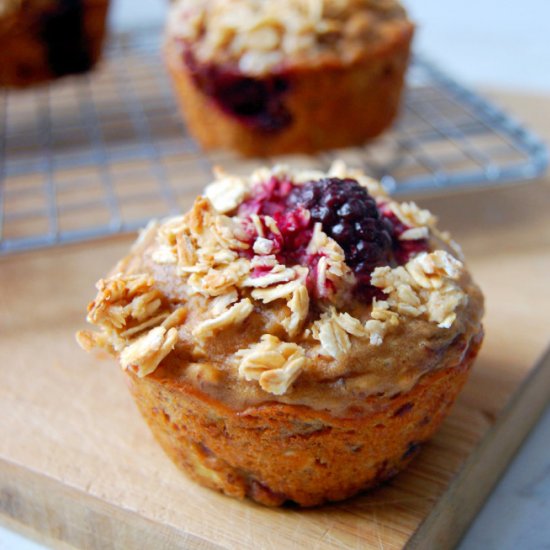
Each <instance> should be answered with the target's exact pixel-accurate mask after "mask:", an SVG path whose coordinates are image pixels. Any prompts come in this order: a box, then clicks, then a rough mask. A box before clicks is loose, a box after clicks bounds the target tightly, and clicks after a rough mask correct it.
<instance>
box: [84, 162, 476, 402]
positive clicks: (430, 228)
mask: <svg viewBox="0 0 550 550" xmlns="http://www.w3.org/2000/svg"><path fill="white" fill-rule="evenodd" d="M327 177H328V178H330V182H331V184H330V189H332V188H333V187H334V186H337V185H338V181H345V182H346V186H347V187H349V188H350V189H351V190H353V193H355V194H357V196H358V197H359V194H358V193H359V189H360V190H361V193H362V194H364V197H365V200H368V205H369V206H368V208H367V209H366V210H365V212H367V214H368V215H367V214H365V215H366V216H367V218H366V219H367V220H368V223H367V222H365V223H363V224H362V225H361V224H360V222H361V219H360V211H362V210H360V209H357V208H354V209H353V212H351V209H350V207H349V205H348V204H347V203H343V202H342V203H340V202H339V203H338V205H337V207H335V210H334V213H332V214H331V216H332V217H331V218H330V219H331V220H332V222H334V223H343V222H344V221H346V220H347V221H346V223H353V224H355V225H354V227H355V226H357V228H356V229H353V228H350V229H349V234H348V235H347V237H346V240H345V249H343V248H342V246H340V244H339V243H338V242H337V240H336V239H338V238H339V235H338V233H337V232H335V231H334V227H332V226H329V225H325V222H326V220H325V221H317V220H319V219H320V218H319V216H321V214H319V212H316V211H314V210H313V209H314V208H325V206H326V205H327V204H328V205H329V206H330V197H329V198H327V199H326V200H327V201H329V202H326V203H325V202H323V200H324V199H323V200H321V196H320V195H316V196H317V199H316V202H315V203H314V206H312V207H311V208H312V210H308V209H307V208H305V207H304V204H305V206H308V205H309V203H308V202H307V201H306V202H305V203H304V202H303V201H302V202H301V201H296V200H295V199H296V196H303V193H305V194H307V193H309V192H310V190H311V189H314V190H315V193H317V194H318V193H320V192H321V191H319V189H322V187H318V186H317V187H314V186H312V182H317V181H322V180H323V178H327ZM338 178H340V180H339V179H338ZM347 187H346V188H347ZM302 191H303V193H302ZM330 192H331V193H333V191H330ZM300 193H302V195H301V194H300ZM354 196H355V195H354ZM361 196H363V195H361ZM358 200H359V199H358ZM312 204H313V203H312ZM319 205H321V206H319ZM333 218H334V219H333ZM321 219H324V218H322V217H321ZM327 219H328V218H327ZM327 223H328V222H327ZM358 224H359V225H358ZM381 227H383V228H384V229H383V231H384V232H385V236H384V241H383V242H384V247H385V248H384V252H383V254H381V253H380V252H379V251H378V252H376V253H375V254H373V255H370V256H369V246H373V247H380V242H381V241H380V239H379V237H378V236H377V235H378V233H377V231H380V228H381ZM353 231H355V232H356V233H357V235H356V236H355V237H353V235H354V233H353ZM370 231H371V232H373V233H372V235H371V234H370V233H369V232H370ZM327 232H330V233H331V234H332V235H333V236H329V234H328V233H327ZM354 239H358V241H357V240H355V241H354ZM447 240H448V239H447ZM342 242H344V241H342ZM357 242H361V243H362V244H361V251H360V256H358V254H359V252H358V251H357V250H355V249H353V247H354V246H357V245H356V243H357ZM354 243H355V244H354ZM404 243H405V244H404ZM350 250H351V252H350ZM376 250H378V248H377V249H376ZM133 254H134V256H137V257H138V258H139V261H138V262H137V263H135V262H134V263H133V264H131V263H130V264H128V261H126V263H125V262H123V263H122V264H121V266H123V267H124V266H127V265H133V266H134V267H133V268H132V269H126V271H124V270H123V271H122V272H121V273H117V274H116V275H113V276H112V277H110V278H108V279H105V280H101V281H100V282H99V283H98V295H97V297H96V299H95V300H94V302H92V304H90V307H89V313H88V320H89V322H90V323H92V324H95V325H96V326H98V327H99V328H100V332H98V333H91V332H87V331H83V332H81V333H79V335H78V340H79V342H80V344H81V345H82V346H83V347H85V348H86V349H90V348H91V347H94V346H100V347H105V348H107V349H109V350H110V351H112V352H113V353H118V354H119V355H120V360H121V364H122V367H123V368H125V369H131V370H133V371H134V372H136V374H137V375H138V376H146V375H148V374H150V373H151V372H154V371H155V370H156V369H157V368H158V367H159V365H161V363H162V362H163V360H164V359H165V358H167V357H168V356H169V355H170V354H171V353H172V352H173V351H174V350H177V349H178V346H183V347H185V349H186V350H188V351H187V352H186V353H191V354H192V357H193V360H192V361H191V362H192V363H193V364H194V365H195V367H194V368H195V370H197V368H198V367H196V365H198V364H201V362H200V359H201V358H205V357H208V356H209V354H210V355H212V353H211V352H209V350H210V349H211V347H212V346H213V345H215V342H216V340H217V339H218V338H219V337H220V336H222V335H224V334H237V335H238V334H239V333H243V334H245V333H247V332H248V331H250V330H251V329H252V330H255V329H261V330H263V335H261V334H260V336H261V338H260V336H258V339H257V340H256V341H252V343H249V344H246V345H245V346H241V347H242V349H239V348H238V347H237V348H233V349H232V351H231V352H230V356H229V357H228V361H227V364H230V365H235V366H236V367H235V375H236V377H237V378H240V379H242V380H243V381H246V382H250V383H258V384H259V386H260V387H261V388H262V390H264V391H265V392H268V393H272V394H274V395H282V394H285V393H290V392H291V391H292V388H293V385H294V383H295V382H296V381H297V380H298V379H299V378H300V376H301V375H302V374H303V373H304V372H307V371H308V369H311V368H314V365H315V362H316V361H317V359H320V360H322V361H328V362H329V363H330V362H331V361H334V362H335V364H336V363H338V362H339V361H341V360H342V359H343V358H345V357H346V356H347V354H348V353H350V350H352V348H353V346H354V345H355V343H358V342H363V344H362V345H367V346H372V347H378V346H383V345H384V342H385V339H386V338H387V337H388V335H390V334H391V333H392V331H395V329H396V328H397V327H399V326H402V325H405V324H407V323H408V322H409V321H410V320H411V319H416V320H422V321H423V322H424V323H427V324H430V325H431V326H433V327H434V330H447V329H449V328H450V327H451V326H453V323H455V321H456V318H457V311H458V310H459V309H460V308H462V307H465V306H466V304H467V301H468V295H467V292H466V291H465V288H464V284H465V283H464V282H463V278H464V275H465V270H464V266H463V264H462V262H461V261H460V260H459V259H457V257H456V255H453V254H455V253H454V250H453V248H452V247H451V246H449V245H447V244H446V240H445V239H442V238H441V237H440V234H439V233H438V232H437V229H436V220H435V218H434V217H433V216H432V215H431V214H430V213H429V212H427V211H425V210H421V209H419V208H418V207H417V206H416V205H414V204H413V203H409V204H399V203H397V202H395V201H393V200H392V199H391V198H390V197H388V196H387V194H386V193H385V192H384V190H383V189H382V187H381V186H380V184H379V183H377V182H376V181H374V180H372V179H370V178H368V177H366V176H365V175H364V174H362V173H361V172H356V171H353V170H348V169H347V168H346V167H345V166H344V165H342V164H341V163H337V164H335V165H334V166H333V167H332V169H331V170H330V172H329V173H328V174H322V173H318V172H312V171H308V172H296V171H292V170H291V169H289V168H286V167H284V166H276V167H274V168H273V169H260V170H258V171H256V172H255V173H254V174H252V176H251V177H250V178H240V177H236V176H230V175H227V174H224V173H222V172H220V171H218V172H217V174H216V179H215V181H214V182H213V183H211V184H210V185H209V186H208V187H207V190H206V193H205V196H204V197H199V198H197V200H196V201H195V204H194V205H193V207H192V209H191V210H190V211H189V212H188V213H186V214H185V215H183V216H177V217H174V218H171V219H169V220H166V221H164V222H163V223H160V224H155V225H151V226H150V227H149V229H148V230H147V231H146V235H144V236H142V237H141V239H140V240H139V241H138V243H137V244H136V248H135V249H134V252H133ZM350 257H351V258H358V257H359V258H370V260H369V261H370V262H371V263H370V264H368V265H369V266H370V267H369V269H368V270H367V269H366V268H365V267H364V264H363V263H361V262H362V261H363V260H361V262H359V263H358V261H357V260H353V262H351V265H350V261H349V258H350ZM359 264H361V267H358V265H359ZM168 281H171V282H168ZM358 307H359V308H360V311H361V313H360V314H354V313H353V312H356V311H359V310H358V309H357V308H358ZM262 327H263V328H262ZM245 341H247V340H246V339H245ZM248 342H250V340H248ZM189 350H191V351H189ZM209 365H210V367H209V368H210V370H212V369H214V370H213V372H221V370H220V369H222V365H221V364H216V363H215V361H213V360H212V357H210V359H209ZM199 370H200V369H199ZM197 372H198V371H197ZM210 378H212V380H214V379H217V378H219V377H218V376H217V377H209V379H210Z"/></svg>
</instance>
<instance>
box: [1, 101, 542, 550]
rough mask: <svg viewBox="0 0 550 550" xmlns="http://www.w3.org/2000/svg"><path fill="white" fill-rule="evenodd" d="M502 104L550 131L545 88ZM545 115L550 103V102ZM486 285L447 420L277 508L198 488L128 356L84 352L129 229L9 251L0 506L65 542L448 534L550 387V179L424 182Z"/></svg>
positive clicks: (357, 544) (296, 542)
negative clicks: (477, 328) (171, 447)
mask: <svg viewBox="0 0 550 550" xmlns="http://www.w3.org/2000/svg"><path fill="white" fill-rule="evenodd" d="M506 103H507V104H508V106H509V107H511V109H513V110H514V111H515V112H516V113H519V114H520V115H521V116H522V117H523V118H524V119H527V120H528V121H530V122H531V123H532V124H533V126H534V127H535V128H536V129H537V130H538V131H539V133H541V134H544V133H545V132H546V135H549V134H550V119H549V113H550V108H549V107H550V101H549V100H545V99H542V98H539V99H537V98H525V97H523V98H513V97H511V96H506ZM544 117H545V118H544ZM420 203H421V204H422V205H423V206H426V207H428V208H430V209H431V210H432V211H434V212H435V213H437V214H438V215H439V216H440V218H441V220H442V226H443V227H445V228H448V229H450V230H451V231H453V233H454V236H455V237H456V238H457V240H459V241H460V242H461V243H462V244H463V247H464V249H465V252H466V255H467V257H468V259H469V264H470V267H471V269H472V271H473V273H474V275H475V277H476V279H477V280H478V282H479V283H480V285H481V286H482V288H483V289H484V291H485V293H486V296H487V315H486V332H487V338H486V341H485V345H484V347H483V350H482V353H481V355H480V357H479V360H478V361H477V364H476V366H475V368H474V370H473V372H472V375H471V378H470V380H469V382H468V384H467V386H466V387H465V389H464V392H463V393H462V394H461V396H460V398H459V400H458V402H457V404H456V406H455V407H454V409H453V411H452V413H451V415H450V417H449V418H448V419H447V420H446V421H445V423H444V425H443V427H442V429H441V431H440V432H439V433H438V434H437V436H436V437H435V439H434V440H433V441H432V442H431V443H430V444H428V445H427V446H426V447H425V449H424V450H423V452H422V453H421V454H420V455H419V457H418V458H417V459H415V461H414V462H413V463H412V465H411V467H410V468H409V469H408V470H407V471H406V472H404V473H402V474H401V475H399V476H398V477H397V478H396V479H394V480H393V481H392V482H390V483H388V484H387V485H386V486H384V487H382V488H380V489H377V490H375V491H373V492H371V493H369V494H366V495H364V496H361V497H358V498H355V499H352V500H349V501H347V502H344V503H341V504H337V505H332V506H326V507H323V508H319V509H315V510H297V509H268V508H263V507H261V506H258V505H255V504H253V503H251V502H239V501H235V500H232V499H229V498H226V497H224V496H222V495H219V494H217V493H214V492H212V491H209V490H207V489H203V488H201V487H199V486H197V485H195V484H194V483H192V482H190V481H189V480H188V479H187V478H185V477H184V476H183V475H182V474H181V473H180V472H179V471H177V470H176V468H175V467H174V466H173V465H172V463H171V462H170V461H169V460H168V458H166V457H165V456H164V454H163V453H162V451H161V450H160V448H159V447H158V446H157V445H156V443H155V442H154V441H153V439H152V436H151V435H150V433H149V431H148V429H147V428H146V426H145V424H144V423H143V422H142V420H141V418H140V417H139V415H138V412H137V410H136V408H135V406H134V404H133V403H132V401H131V399H130V397H129V395H128V393H127V391H126V388H125V387H124V381H123V376H122V373H121V372H119V369H118V367H117V366H116V365H115V364H114V362H113V361H112V360H111V359H109V358H107V357H105V356H101V355H95V356H93V355H87V354H85V353H83V352H82V351H81V350H80V349H79V348H78V347H77V345H76V343H75V340H74V337H73V334H74V332H75V330H76V329H78V328H81V327H83V325H84V321H83V319H84V308H85V305H86V303H87V302H88V300H89V299H91V298H92V296H93V294H94V292H93V284H94V283H95V281H96V279H98V278H99V277H100V276H101V275H103V274H104V273H105V272H106V271H107V270H108V269H109V268H110V266H112V265H113V264H114V262H115V261H116V260H117V258H119V257H120V256H121V255H122V254H123V253H124V252H125V250H126V249H127V247H128V245H129V244H130V241H131V239H130V238H128V237H118V238H111V239H108V240H103V241H100V242H94V243H88V244H81V245H76V246H67V247H64V248H56V249H51V250H43V251H38V252H33V253H28V254H22V255H17V256H12V257H9V258H5V259H3V260H2V261H1V262H0V418H1V419H2V420H1V422H0V512H1V513H2V516H1V517H2V518H3V522H4V523H6V524H7V525H8V526H10V527H12V528H15V529H19V530H22V531H23V532H25V533H26V534H27V535H30V536H35V537H37V538H39V539H40V540H42V541H43V542H44V541H45V542H46V543H47V544H51V545H54V546H58V547H60V546H62V547H67V546H76V547H85V548H91V549H105V548H121V549H122V548H123V549H127V548H154V549H162V548H176V547H179V548H182V547H185V548H201V549H206V548H236V549H237V548H238V549H244V548H254V549H257V548H285V549H288V548H305V547H308V548H315V549H324V548H339V549H341V548H349V549H352V548H386V549H393V548H402V547H404V546H405V545H407V544H408V545H409V547H411V548H417V547H418V548H448V547H450V546H452V545H453V544H454V543H455V542H456V541H457V540H458V538H459V537H460V534H461V533H462V531H463V529H464V528H465V526H466V525H467V524H468V522H469V521H470V520H471V518H472V517H473V516H474V515H475V513H476V511H477V510H478V508H479V506H480V504H481V502H482V501H483V499H484V498H485V496H486V495H487V493H488V491H489V490H490V488H491V487H492V485H493V484H494V482H495V481H496V479H497V478H498V476H499V475H500V473H501V472H502V470H503V468H504V467H505V465H506V463H507V462H508V460H509V459H510V457H511V456H512V454H513V452H514V450H515V449H516V448H517V446H518V445H519V443H520V442H521V440H522V439H523V437H524V436H525V434H526V433H527V432H528V430H529V428H530V427H531V426H532V424H533V422H534V421H535V420H536V418H537V417H538V415H539V414H540V412H541V411H542V409H543V407H544V405H545V403H546V402H547V400H548V397H549V396H550V360H548V358H547V359H546V361H545V362H544V361H541V362H539V366H538V367H536V364H537V359H538V358H540V357H541V356H542V354H543V351H544V350H545V348H546V345H547V342H548V339H549V335H550V331H549V328H550V290H549V284H548V283H549V281H550V276H549V274H550V219H549V218H550V180H549V179H545V180H543V181H537V182H532V183H529V184H522V185H521V186H515V187H508V188H500V189H498V190H486V191H478V192H469V193H467V194H460V195H454V196H446V197H440V198H432V199H424V200H421V201H420Z"/></svg>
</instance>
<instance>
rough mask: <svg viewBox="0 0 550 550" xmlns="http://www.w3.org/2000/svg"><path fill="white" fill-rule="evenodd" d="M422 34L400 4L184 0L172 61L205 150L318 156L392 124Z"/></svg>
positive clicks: (175, 15) (390, 0)
mask: <svg viewBox="0 0 550 550" xmlns="http://www.w3.org/2000/svg"><path fill="white" fill-rule="evenodd" d="M413 31H414V27H413V24H412V23H411V22H410V21H409V20H408V18H407V14H406V12H405V10H404V9H403V8H402V7H401V5H400V4H399V3H398V2H397V1H396V0H338V1H336V0H278V1H277V2H266V1H264V0H201V1H198V0H179V1H177V2H175V3H174V5H173V7H172V10H171V13H170V16H169V22H168V30H167V44H166V55H167V63H168V67H169V70H170V72H171V74H172V77H173V80H174V84H175V87H176V91H177V95H178V98H179V100H180V104H181V107H182V110H183V112H184V114H185V118H186V120H187V123H188V125H189V129H190V131H191V133H192V134H193V136H194V137H195V138H196V139H197V140H198V141H199V142H200V143H201V145H202V146H203V147H205V148H207V149H212V148H228V149H234V150H237V151H238V152H240V153H241V154H244V155H247V156H254V155H272V154H281V153H294V152H314V151H318V150H321V149H327V148H337V147H345V146H349V145H357V144H359V143H362V142H364V141H365V140H367V139H370V138H373V137H375V136H377V135H379V134H380V133H381V132H382V131H383V130H385V129H386V128H387V127H388V126H389V125H390V124H391V123H392V121H393V120H394V118H395V116H396V114H397V111H398V107H399V101H400V98H401V91H402V88H403V81H404V74H405V71H406V68H407V64H408V59H409V50H410V43H411V40H412V36H413Z"/></svg>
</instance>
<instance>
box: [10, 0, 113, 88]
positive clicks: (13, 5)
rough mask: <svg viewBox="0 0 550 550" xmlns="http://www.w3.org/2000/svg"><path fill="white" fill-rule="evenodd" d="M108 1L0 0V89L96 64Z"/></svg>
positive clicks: (52, 77)
mask: <svg viewBox="0 0 550 550" xmlns="http://www.w3.org/2000/svg"><path fill="white" fill-rule="evenodd" d="M108 6H109V2H108V0H0V86H8V87H23V86H28V85H31V84H38V83H41V82H46V81H49V80H52V79H54V78H57V77H61V76H65V75H68V74H74V73H81V72H85V71H87V70H89V69H90V68H91V67H93V65H94V64H95V63H96V62H97V60H98V59H99V56H100V53H101V47H102V44H103V38H104V35H105V26H106V18H107V10H108Z"/></svg>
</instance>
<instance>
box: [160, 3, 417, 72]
mask: <svg viewBox="0 0 550 550" xmlns="http://www.w3.org/2000/svg"><path fill="white" fill-rule="evenodd" d="M409 26H410V23H409V22H408V20H407V17H406V14H405V11H404V10H403V8H402V7H401V5H400V4H399V2H397V0H276V1H269V0H179V1H176V2H175V3H174V5H173V7H172V13H171V15H170V18H169V27H168V35H169V37H171V38H176V39H180V40H182V41H184V42H185V43H186V44H188V45H191V47H192V51H193V53H194V54H195V55H196V57H197V58H198V59H199V60H200V61H215V62H217V63H220V64H223V63H232V64H237V65H238V67H239V69H240V70H241V71H242V72H244V73H246V74H254V75H261V74H264V73H266V72H267V71H268V70H269V69H271V68H273V67H277V66H280V65H281V64H282V63H283V62H285V63H287V64H292V62H296V63H298V62H299V61H301V60H305V59H307V60H308V62H310V63H311V62H315V61H317V62H320V61H321V60H322V59H323V58H324V56H325V55H326V54H327V53H330V55H332V56H333V57H334V58H338V59H340V60H342V61H344V62H348V63H351V62H353V61H355V60H357V59H360V58H361V57H362V56H364V55H365V53H366V52H368V50H369V48H370V49H372V47H373V46H375V45H376V44H378V43H383V42H384V41H385V40H387V39H388V38H390V37H391V36H393V35H395V34H396V33H399V32H400V31H402V30H403V29H404V28H408V27H409Z"/></svg>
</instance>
